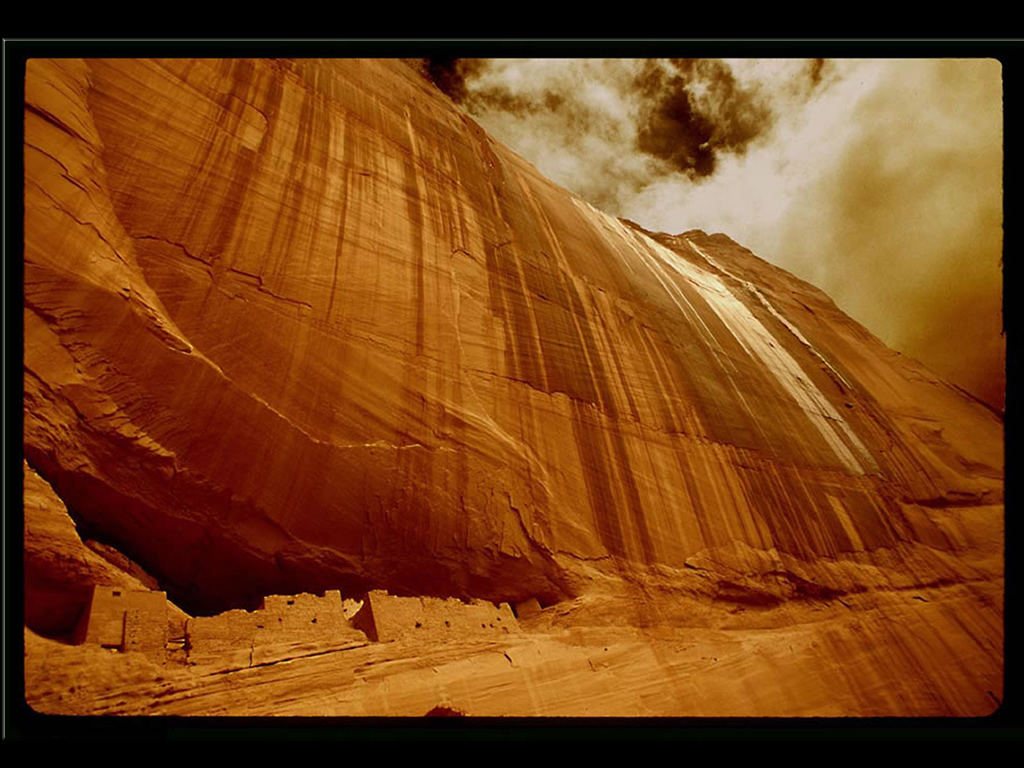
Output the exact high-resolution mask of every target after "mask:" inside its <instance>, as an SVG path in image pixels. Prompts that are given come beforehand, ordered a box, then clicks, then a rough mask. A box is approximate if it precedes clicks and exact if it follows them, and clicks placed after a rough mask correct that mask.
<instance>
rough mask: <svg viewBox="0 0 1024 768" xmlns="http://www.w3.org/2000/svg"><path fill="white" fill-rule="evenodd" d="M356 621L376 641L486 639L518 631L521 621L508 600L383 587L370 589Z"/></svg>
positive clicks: (355, 618)
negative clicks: (400, 592) (398, 592)
mask: <svg viewBox="0 0 1024 768" xmlns="http://www.w3.org/2000/svg"><path fill="white" fill-rule="evenodd" d="M352 624H353V626H355V627H356V628H358V629H360V630H362V631H363V632H365V633H366V636H367V637H368V638H370V639H371V640H374V641H376V642H381V643H386V642H390V641H392V640H435V641H439V642H440V641H450V640H461V639H466V640H469V639H482V638H488V637H493V638H495V639H499V638H501V637H504V636H507V635H510V634H514V633H518V632H519V631H520V630H519V624H518V623H517V622H516V617H515V615H514V614H513V613H512V609H511V608H510V607H509V605H508V603H502V604H501V605H500V606H497V607H495V605H494V603H488V602H486V601H484V600H474V601H472V602H471V603H463V602H462V601H461V600H455V599H452V598H448V599H443V598H439V597H395V596H393V595H389V594H388V593H387V592H384V591H382V590H374V591H372V592H369V593H368V594H367V595H366V597H365V598H363V607H362V608H361V609H360V611H359V613H357V614H356V615H355V616H354V617H353V619H352Z"/></svg>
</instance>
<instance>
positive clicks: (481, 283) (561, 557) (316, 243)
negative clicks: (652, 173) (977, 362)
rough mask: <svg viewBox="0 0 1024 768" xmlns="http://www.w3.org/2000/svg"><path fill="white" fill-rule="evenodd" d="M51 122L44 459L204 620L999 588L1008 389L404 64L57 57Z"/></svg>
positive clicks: (80, 517)
mask: <svg viewBox="0 0 1024 768" xmlns="http://www.w3.org/2000/svg"><path fill="white" fill-rule="evenodd" d="M25 142H26V146H25V169H26V180H25V206H26V207H25V236H26V243H25V451H26V457H27V459H28V461H29V464H30V465H31V466H32V467H33V468H34V469H35V470H36V471H37V472H38V473H39V474H40V475H41V476H42V477H44V478H45V479H46V480H47V481H48V482H49V483H50V484H51V485H52V486H53V488H54V490H55V491H56V492H57V494H58V495H59V496H60V498H61V499H62V500H63V502H64V503H65V504H66V505H67V507H68V509H69V511H70V512H71V513H72V515H73V517H74V518H75V520H76V522H77V523H78V525H79V529H80V532H82V535H83V536H86V535H89V536H91V537H93V538H97V539H99V540H101V541H103V542H105V543H106V544H109V545H113V546H116V547H117V548H118V549H120V550H121V551H122V552H123V553H125V554H126V555H127V556H129V557H130V558H132V560H134V561H136V562H137V563H139V564H140V565H141V566H142V567H143V568H144V569H145V571H146V572H147V573H149V574H152V576H153V577H155V578H156V579H157V580H158V581H159V584H160V588H161V589H165V590H166V591H167V593H168V596H169V597H170V598H171V599H172V600H174V601H175V602H177V603H178V604H179V605H181V606H183V607H185V608H186V609H188V610H190V611H191V612H192V613H215V612H219V611H222V610H227V609H229V608H237V607H248V608H252V607H255V606H257V605H259V603H260V601H261V599H262V598H263V597H264V596H265V595H269V594H293V593H297V592H304V591H313V592H320V593H322V592H323V591H324V590H325V589H340V590H341V591H342V593H343V594H354V593H356V592H359V591H365V590H366V589H371V588H380V589H388V590H390V591H391V592H392V593H393V594H409V595H434V596H458V597H464V598H469V597H475V598H485V599H489V600H493V601H509V602H513V603H515V602H521V601H524V600H527V599H529V598H533V597H535V598H539V600H540V603H541V604H542V605H550V604H552V603H555V602H558V601H560V600H564V599H566V598H570V597H579V596H587V595H591V594H599V593H600V594H627V593H628V594H631V595H633V596H634V599H639V598H637V596H642V597H643V599H645V600H650V601H652V602H651V605H658V602H657V601H658V600H659V599H660V598H659V597H658V596H659V595H660V596H672V595H675V596H678V595H688V596H690V597H694V599H698V598H699V599H700V600H702V601H703V603H702V604H704V605H712V604H725V605H729V606H733V607H735V606H740V607H743V606H751V607H755V608H758V609H762V608H764V609H767V608H774V607H786V606H791V605H809V604H811V602H813V601H821V600H830V599H840V598H842V596H844V595H852V594H874V593H883V592H884V593H886V594H888V593H889V592H891V591H893V590H897V591H898V590H905V589H914V588H918V587H921V586H929V585H930V586H942V585H961V584H965V583H971V584H975V585H979V589H981V588H984V589H986V590H988V592H987V593H986V594H988V595H989V596H990V598H991V599H986V601H985V607H984V608H983V610H984V611H985V612H987V613H986V614H985V615H986V616H988V615H990V614H991V612H992V611H997V613H998V609H996V608H993V607H992V606H993V605H998V604H999V603H1000V602H1001V599H1000V598H999V597H998V596H999V595H1001V577H1002V529H1001V522H1002V521H1001V516H1002V487H1003V480H1002V467H1003V464H1002V451H1003V447H1002V422H1001V420H1000V419H999V418H998V417H997V416H996V415H994V414H993V413H992V412H991V411H989V410H988V409H986V408H985V407H983V406H982V405H980V404H979V403H977V402H976V401H974V400H972V399H971V398H969V397H968V396H966V395H964V394H963V393H962V392H960V391H958V390H956V389H954V388H952V387H950V386H948V385H946V384H944V383H942V382H940V381H938V380H937V379H936V378H935V377H934V376H932V375H931V374H930V373H929V372H928V371H926V370H925V369H924V368H923V367H921V366H920V365H918V364H916V363H914V362H913V361H911V360H908V359H906V358H903V357H901V356H899V355H898V354H896V353H894V352H891V351H889V350H887V349H886V348H885V347H884V346H883V345H882V344H881V343H880V342H878V341H877V340H876V339H875V338H874V337H872V336H871V335H870V334H869V333H868V332H867V331H866V330H865V329H863V328H862V327H860V326H859V325H857V324H856V323H855V322H853V321H852V320H850V319H849V318H847V317H846V316H845V315H843V314H842V313H841V312H840V311H839V310H838V309H837V308H836V307H835V305H834V304H833V303H832V302H831V301H830V300H829V299H828V298H827V297H826V296H825V295H824V294H823V293H821V292H820V291H818V290H816V289H815V288H813V287H812V286H810V285H808V284H806V283H803V282H802V281H800V280H798V279H796V278H795V277H793V276H792V275H789V274H787V273H785V272H783V271H781V270H779V269H777V268H775V267H772V266H771V265H769V264H767V263H765V262H763V261H761V260H760V259H758V258H757V257H756V256H754V255H753V254H751V253H750V252H749V251H747V250H745V249H744V248H742V247H741V246H739V245H738V244H736V243H734V242H733V241H731V240H730V239H729V238H728V237H726V236H724V235H711V236H708V235H706V234H704V233H703V232H699V231H691V232H687V233H684V234H681V235H679V236H677V237H671V236H667V235H660V234H651V233H647V232H644V231H643V230H642V229H640V228H638V227H636V226H634V225H631V224H630V223H628V222H622V221H619V220H616V219H614V218H611V217H609V216H607V215H605V214H603V213H600V212H599V211H597V210H595V209H594V208H592V207H591V206H589V205H588V204H587V203H585V202H583V201H581V200H579V199H578V198H576V197H574V196H573V195H572V194H570V193H568V192H566V191H565V190H563V189H561V188H559V187H557V186H555V185H554V184H552V183H551V182H549V181H547V180H545V179H544V178H542V177H541V176H540V175H539V174H538V173H537V172H536V170H534V169H533V168H532V167H531V166H529V165H528V164H527V163H526V162H525V161H523V160H522V159H521V158H519V157H518V156H517V155H515V154H514V153H513V152H511V151H509V150H508V149H507V148H505V147H503V146H501V145H499V144H497V143H496V142H495V141H494V140H493V139H491V138H490V137H489V136H487V134H485V133H484V132H483V130H482V129H481V128H480V127H479V126H477V125H476V124H475V123H474V122H473V121H472V120H471V119H470V118H468V117H467V116H465V115H463V114H462V113H460V112H459V111H458V110H457V109H456V108H455V107H454V106H453V105H452V104H451V103H450V102H449V101H448V100H447V99H446V98H445V97H444V96H443V95H441V94H440V93H438V92H436V91H435V90H434V89H433V88H432V87H431V86H430V85H429V84H427V83H425V82H423V81H422V80H420V79H419V77H418V76H417V75H416V74H415V73H413V72H412V71H411V70H410V69H408V68H407V67H406V66H405V65H404V64H403V63H401V62H398V61H325V62H318V61H300V62H281V61H274V60H258V61H188V60H168V61H130V60H112V61H86V62H82V61H72V60H62V61H42V60H33V61H31V62H29V66H28V75H27V79H26V111H25ZM993 590H994V591H993ZM992 596H995V597H992ZM787 610H788V608H787ZM970 610H973V609H970ZM979 610H981V609H979ZM671 613H672V612H671V611H670V610H667V609H665V610H662V609H660V608H655V609H653V613H651V612H648V613H646V614H645V615H646V616H647V618H642V617H640V614H641V612H640V611H637V612H636V616H635V618H636V620H637V621H636V623H637V624H640V625H644V624H645V623H650V622H652V621H655V619H656V618H657V616H659V615H661V616H663V617H664V616H669V615H670V614H671ZM786 615H787V616H792V614H788V613H787V614H786ZM652 616H653V617H654V618H651V617H652ZM793 620H794V621H796V619H793ZM1000 623H1001V617H1000V616H999V615H997V618H996V619H995V620H994V621H993V622H991V626H995V627H998V625H999V624H1000ZM993 633H995V634H993ZM961 634H963V632H961ZM998 634H999V631H998V629H996V630H990V631H989V632H988V636H987V638H988V639H986V640H985V642H989V641H993V642H995V644H996V645H997V646H999V645H1001V638H1000V637H998ZM993 638H995V639H994V640H993ZM963 642H965V643H967V645H970V648H971V649H974V645H971V643H974V644H975V645H977V644H978V643H981V642H982V641H981V640H979V639H977V638H975V640H964V641H963ZM964 647H967V646H964ZM975 652H976V651H975V650H969V651H964V653H970V654H973V653H975ZM954 656H956V653H954ZM987 664H988V667H987V669H988V672H987V673H986V674H988V678H986V679H997V678H998V676H999V675H1000V674H1001V667H1002V656H1001V651H999V652H993V653H992V654H991V655H990V657H989V658H988V661H987ZM925 666H926V667H927V664H925ZM935 673H936V674H937V670H935ZM920 674H921V675H922V677H923V678H928V677H929V675H931V674H932V671H923V672H921V673H920ZM964 685H965V686H967V687H969V686H970V684H969V683H965V684H964ZM990 687H991V685H990ZM979 690H980V689H979ZM951 696H952V694H951ZM971 697H973V698H971ZM968 698H970V700H971V701H972V702H974V703H972V704H971V705H970V706H965V707H961V708H960V709H959V710H956V711H957V712H958V713H967V712H965V711H964V710H965V709H971V707H973V708H974V711H975V712H976V711H977V710H978V709H984V707H985V706H986V705H987V704H989V703H991V702H990V699H989V698H988V697H987V696H985V691H980V693H979V692H978V691H974V692H972V693H971V694H970V696H969V697H968ZM978 702H982V703H980V704H979V703H978ZM427 709H429V707H428V708H427ZM951 709H955V708H951Z"/></svg>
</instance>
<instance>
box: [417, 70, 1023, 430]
mask: <svg viewBox="0 0 1024 768" xmlns="http://www.w3.org/2000/svg"><path fill="white" fill-rule="evenodd" d="M424 67H425V69H426V71H427V74H428V76H430V77H431V79H433V81H434V82H435V83H436V84H437V85H438V87H440V88H441V89H442V90H443V91H445V92H446V93H448V95H449V96H451V98H452V99H453V100H454V101H456V102H457V103H459V104H460V105H461V106H462V107H463V108H464V109H466V110H467V111H468V112H469V113H470V114H472V115H473V116H474V117H476V118H477V120H478V121H479V122H480V123H481V124H482V125H483V126H484V127H485V128H486V129H487V130H488V131H489V132H491V134H492V135H494V136H495V137H496V138H497V139H499V140H500V141H502V142H503V143H504V144H506V145H507V146H509V147H511V148H512V149H514V150H515V151H516V152H518V153H519V154H520V155H521V156H523V157H524V158H526V159H527V160H528V161H530V162H531V163H533V165H535V166H536V167H537V168H538V169H539V170H540V171H541V172H542V173H543V174H544V175H545V176H547V177H548V178H550V179H552V180H553V181H555V182H557V183H559V184H561V185H562V186H564V187H567V188H568V189H571V190H572V191H574V192H576V193H577V194H579V195H580V196H582V197H583V198H585V199H587V200H588V201H589V202H591V203H592V204H594V205H595V206H596V207H598V208H600V209H601V210H603V211H605V212H606V213H609V214H612V215H614V216H620V217H624V218H628V219H631V220H632V221H635V222H637V223H638V224H640V225H641V226H643V227H645V228H646V229H648V230H652V231H660V232H667V233H670V234H678V233H680V232H683V231H685V230H688V229H703V230H704V231H706V232H708V233H709V234H710V233H714V232H724V233H725V234H727V235H729V236H730V237H731V238H733V239H734V240H736V241H737V242H739V243H740V244H742V245H744V246H746V247H747V248H750V249H751V250H752V251H754V252H755V253H756V254H757V255H758V256H760V257H761V258H764V259H766V260H767V261H770V262H772V263H774V264H776V265H778V266H780V267H783V268H784V269H787V270H789V271H790V272H793V273H794V274H796V275H797V276H799V277H801V278H803V279H805V280H807V281H809V282H811V283H812V284H814V285H816V286H818V287H819V288H821V289H823V290H824V291H825V292H826V293H828V294H829V296H831V297H832V299H833V300H834V301H835V302H836V303H837V304H838V305H839V307H840V308H841V309H843V310H844V311H845V312H846V313H847V314H849V315H850V316H852V317H853V318H855V319H856V320H858V321H859V322H861V323H862V324H864V325H865V326H866V327H867V328H868V329H869V330H871V331H872V332H873V333H874V334H875V335H876V336H878V337H879V338H881V339H882V341H884V342H885V343H886V344H888V345H889V346H890V347H892V348H894V349H897V350H899V351H901V352H903V353H904V354H907V355H909V356H911V357H914V358H916V359H918V360H920V361H921V362H923V363H925V365H927V366H928V367H929V368H930V369H932V370H933V371H934V372H935V373H937V374H939V375H940V376H942V377H944V378H946V379H947V380H949V381H951V382H953V383H955V384H957V385H959V386H960V387H962V388H963V389H965V390H967V391H968V392H970V393H972V394H973V395H975V396H976V397H978V398H980V399H982V400H984V401H986V402H987V403H989V404H990V405H992V406H994V407H995V408H997V409H1000V410H1001V409H1002V408H1003V407H1004V401H1005V337H1004V336H1003V335H1002V330H1003V326H1002V222H1003V220H1002V205H1003V201H1002V173H1003V113H1002V104H1003V91H1002V70H1001V65H1000V63H999V62H998V61H996V60H994V59H900V60H833V59H802V60H783V59H772V60H764V59H760V60H759V59H696V60H694V59H575V60H573V59H430V60H425V61H424Z"/></svg>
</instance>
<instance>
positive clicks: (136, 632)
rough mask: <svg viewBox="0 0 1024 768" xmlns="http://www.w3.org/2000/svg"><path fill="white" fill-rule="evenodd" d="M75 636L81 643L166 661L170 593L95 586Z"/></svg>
mask: <svg viewBox="0 0 1024 768" xmlns="http://www.w3.org/2000/svg"><path fill="white" fill-rule="evenodd" d="M75 638H76V640H77V641H78V642H84V643H94V644H97V645H101V646H103V647H105V648H116V649H118V650H120V651H135V652H138V653H143V654H145V655H146V656H148V657H149V658H151V659H152V660H154V661H163V660H164V658H165V656H166V647H167V595H166V594H165V593H164V592H151V591H142V590H130V589H125V588H123V587H109V586H95V587H93V594H92V599H91V600H90V601H89V605H88V606H87V608H86V610H85V612H84V613H83V615H82V618H81V620H80V622H79V626H78V630H77V632H76V634H75Z"/></svg>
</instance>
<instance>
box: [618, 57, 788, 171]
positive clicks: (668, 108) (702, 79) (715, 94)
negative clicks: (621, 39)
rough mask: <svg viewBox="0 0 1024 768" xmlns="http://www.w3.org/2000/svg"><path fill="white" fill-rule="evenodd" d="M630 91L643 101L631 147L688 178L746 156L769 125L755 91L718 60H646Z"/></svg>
mask: <svg viewBox="0 0 1024 768" xmlns="http://www.w3.org/2000/svg"><path fill="white" fill-rule="evenodd" d="M634 86H635V87H636V89H637V91H638V92H639V94H640V95H641V97H642V101H641V106H640V114H639V124H638V126H637V135H636V148H637V149H639V150H640V151H641V152H644V153H645V154H648V155H650V156H651V157H654V158H656V159H658V160H660V161H662V162H664V163H665V164H667V165H668V166H669V167H670V168H671V169H672V170H675V171H680V172H682V173H685V174H686V175H687V176H689V177H690V178H691V179H697V178H702V177H706V176H710V175H711V174H712V173H714V171H715V167H716V161H717V157H718V155H720V154H722V153H733V154H738V155H742V154H743V153H745V152H746V150H747V147H748V146H749V145H750V144H751V142H753V141H754V140H755V139H756V138H757V137H758V136H760V135H762V134H764V133H765V132H767V131H768V130H769V129H770V128H771V125H772V112H771V110H770V109H769V107H768V105H767V102H766V101H765V100H764V99H763V98H762V97H761V96H760V94H759V92H758V91H757V89H756V88H751V87H743V86H741V85H740V84H739V83H738V82H737V80H736V78H735V77H734V76H733V73H732V70H731V69H730V67H729V66H728V65H727V64H725V63H724V62H721V61H718V60H714V59H670V60H669V62H668V66H665V65H663V64H662V62H659V61H655V60H650V61H647V62H645V63H644V65H643V67H642V69H641V71H640V72H639V74H637V76H636V77H635V79H634Z"/></svg>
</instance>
